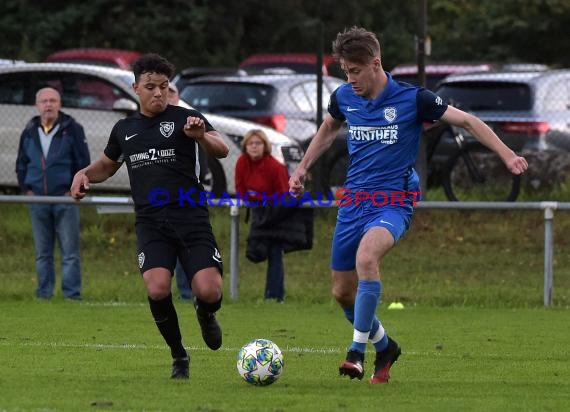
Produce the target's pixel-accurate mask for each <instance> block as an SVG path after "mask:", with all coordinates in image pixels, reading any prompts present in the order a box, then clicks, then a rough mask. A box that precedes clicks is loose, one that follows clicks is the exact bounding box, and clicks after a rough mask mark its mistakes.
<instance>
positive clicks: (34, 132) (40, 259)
mask: <svg viewBox="0 0 570 412" xmlns="http://www.w3.org/2000/svg"><path fill="white" fill-rule="evenodd" d="M36 108H37V109H38V112H39V115H38V116H35V117H33V118H32V119H31V120H30V121H29V122H28V124H27V125H26V127H25V129H24V131H23V132H22V135H21V137H20V144H19V148H18V158H17V160H16V173H17V174H18V183H19V185H20V189H21V191H22V194H25V195H30V196H69V187H70V186H71V182H72V181H73V176H74V175H75V173H76V172H77V171H78V170H81V169H82V168H84V167H86V166H87V165H88V164H89V162H90V158H89V150H88V147H87V141H86V139H85V133H84V131H83V127H82V126H81V125H80V124H79V123H77V122H76V121H75V120H74V119H73V118H72V117H71V116H69V115H67V114H65V113H63V112H62V111H61V96H60V94H59V92H58V91H57V90H55V89H53V88H50V87H46V88H43V89H41V90H39V91H38V92H37V94H36ZM29 211H30V218H31V221H32V232H33V236H34V243H35V248H36V271H37V276H38V288H37V291H36V296H37V297H38V298H40V299H50V298H51V297H52V296H53V294H54V287H55V267H54V245H55V240H56V238H57V240H58V243H59V246H60V250H61V272H62V273H61V289H62V292H63V295H64V297H65V298H68V299H80V298H81V268H80V260H79V231H80V229H79V208H78V206H77V205H74V204H69V203H67V204H64V203H61V204H49V203H32V204H30V206H29Z"/></svg>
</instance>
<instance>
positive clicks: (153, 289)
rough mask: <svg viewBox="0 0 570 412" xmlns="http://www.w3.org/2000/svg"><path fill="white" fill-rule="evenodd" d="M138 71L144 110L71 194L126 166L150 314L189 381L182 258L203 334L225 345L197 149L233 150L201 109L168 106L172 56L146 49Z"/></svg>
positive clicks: (115, 135)
mask: <svg viewBox="0 0 570 412" xmlns="http://www.w3.org/2000/svg"><path fill="white" fill-rule="evenodd" d="M133 73H134V77H135V83H134V85H133V88H134V90H135V93H136V94H137V95H138V97H139V100H140V110H139V113H135V114H133V115H131V116H129V117H127V118H125V119H121V120H119V121H118V122H117V124H115V126H114V127H113V130H112V131H111V135H110V137H109V141H108V143H107V147H106V148H105V151H104V153H103V155H102V156H101V157H100V158H99V159H98V160H96V161H95V162H93V163H91V164H90V165H89V166H88V167H86V168H85V169H82V170H80V171H79V172H77V173H76V175H75V177H74V179H73V183H72V185H71V195H72V196H73V197H74V198H76V199H81V198H83V197H84V196H85V190H82V189H89V186H90V184H91V183H98V182H102V181H104V180H106V179H108V178H109V177H111V176H112V175H113V174H115V172H116V171H117V170H118V169H119V167H121V165H122V163H123V162H124V163H126V165H127V168H128V171H129V180H130V184H131V192H132V196H133V201H134V203H135V212H136V224H135V227H136V233H137V249H138V252H137V253H138V264H139V270H140V272H141V275H142V278H143V280H144V283H145V286H146V289H147V294H148V302H149V306H150V311H151V313H152V316H153V318H154V321H155V323H156V326H157V327H158V330H159V331H160V333H161V335H162V337H163V338H164V340H165V342H166V343H167V344H168V346H169V347H170V353H171V355H172V358H173V362H172V373H171V377H172V378H174V379H188V377H189V367H190V357H189V356H188V353H187V352H186V349H185V348H184V346H183V344H182V336H181V334H180V327H179V323H178V316H177V314H176V309H175V308H174V305H173V302H172V294H171V283H172V274H173V271H174V267H175V265H176V260H177V259H179V261H180V263H181V265H182V267H183V269H184V272H185V273H186V274H187V276H188V278H189V279H188V280H189V282H190V284H191V286H192V292H193V294H194V296H195V298H196V299H195V303H196V316H197V318H198V323H199V324H200V328H201V332H202V338H203V339H204V341H205V342H206V345H207V346H208V347H209V348H210V349H212V350H217V349H219V348H220V346H221V345H222V331H221V328H220V325H219V324H218V322H217V320H216V317H215V312H216V311H217V310H218V309H219V308H220V306H221V303H222V257H221V255H220V252H219V250H218V248H217V244H216V240H215V238H214V235H213V233H212V227H211V225H210V218H209V213H208V209H207V207H206V206H205V205H204V204H203V202H201V201H200V193H201V192H203V191H204V187H203V186H202V184H201V183H200V159H199V155H198V153H199V149H200V148H201V149H203V150H204V151H205V152H206V153H208V154H209V155H211V156H215V157H217V158H223V157H226V156H227V154H228V151H229V147H228V146H227V145H226V143H225V142H224V140H223V138H222V136H221V135H220V134H219V133H218V132H217V131H216V130H214V128H213V127H212V126H211V125H210V123H209V122H208V121H207V119H206V118H205V117H204V116H203V115H202V114H201V113H200V112H198V111H196V110H193V109H186V108H183V107H178V106H173V105H169V104H168V101H167V99H168V86H169V79H170V78H171V77H172V75H173V73H174V66H173V65H172V64H171V63H170V62H169V61H168V60H166V59H164V58H163V57H162V56H160V55H158V54H154V53H149V54H145V55H143V56H141V57H140V58H139V59H138V60H137V61H136V62H135V63H134V64H133ZM157 196H159V197H157ZM157 200H158V201H160V203H157V202H156V201H157Z"/></svg>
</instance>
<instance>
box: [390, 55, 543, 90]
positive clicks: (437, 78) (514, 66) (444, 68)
mask: <svg viewBox="0 0 570 412" xmlns="http://www.w3.org/2000/svg"><path fill="white" fill-rule="evenodd" d="M496 70H505V71H520V72H524V71H541V70H548V66H547V65H546V64H539V63H503V64H499V63H488V62H487V63H476V62H472V63H470V62H461V63H429V64H427V65H426V67H425V74H426V88H427V89H429V90H436V89H437V86H438V84H439V83H440V82H441V81H442V80H443V79H445V78H446V77H447V76H450V75H452V74H464V73H474V72H489V71H496ZM390 73H391V74H392V77H393V78H394V79H395V80H398V81H402V82H406V83H410V84H413V85H416V86H419V79H418V66H417V65H416V64H399V65H398V66H396V67H394V68H393V69H392V71H391V72H390Z"/></svg>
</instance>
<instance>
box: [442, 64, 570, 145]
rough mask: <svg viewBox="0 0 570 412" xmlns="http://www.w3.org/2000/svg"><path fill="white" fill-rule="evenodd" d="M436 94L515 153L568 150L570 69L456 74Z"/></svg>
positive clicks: (569, 136)
mask: <svg viewBox="0 0 570 412" xmlns="http://www.w3.org/2000/svg"><path fill="white" fill-rule="evenodd" d="M436 93H437V94H438V95H439V96H440V97H442V98H443V99H444V100H445V101H446V102H448V103H450V104H452V105H454V106H455V107H458V108H459V109H462V110H464V111H467V112H471V113H473V114H475V115H476V116H478V117H479V118H481V119H482V120H483V121H484V122H486V123H487V124H488V125H489V126H491V128H493V130H494V131H495V132H496V133H497V135H499V137H500V138H501V139H502V140H503V141H504V142H505V143H506V144H507V145H508V146H509V147H511V148H512V149H513V150H515V151H518V152H525V151H536V150H557V149H558V150H559V149H562V150H566V151H570V70H537V71H527V72H520V71H498V72H487V73H471V74H456V75H452V76H449V77H447V78H446V79H445V80H443V81H442V82H441V83H440V85H439V87H438V89H437V90H436Z"/></svg>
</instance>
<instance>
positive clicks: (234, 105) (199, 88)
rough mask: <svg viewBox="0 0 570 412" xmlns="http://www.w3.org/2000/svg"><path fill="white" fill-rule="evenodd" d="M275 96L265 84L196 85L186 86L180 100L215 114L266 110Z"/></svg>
mask: <svg viewBox="0 0 570 412" xmlns="http://www.w3.org/2000/svg"><path fill="white" fill-rule="evenodd" d="M275 95H276V90H275V88H274V87H272V86H270V85H265V84H251V83H199V84H198V83H196V84H188V85H187V86H186V87H185V88H184V89H183V90H182V92H181V93H180V98H181V99H182V100H184V101H185V102H186V103H188V104H189V105H191V106H193V107H194V108H195V109H197V110H200V111H204V112H210V113H216V112H226V111H244V110H245V111H247V110H251V111H253V110H255V111H257V110H268V109H270V108H271V106H272V105H273V101H274V99H275Z"/></svg>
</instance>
